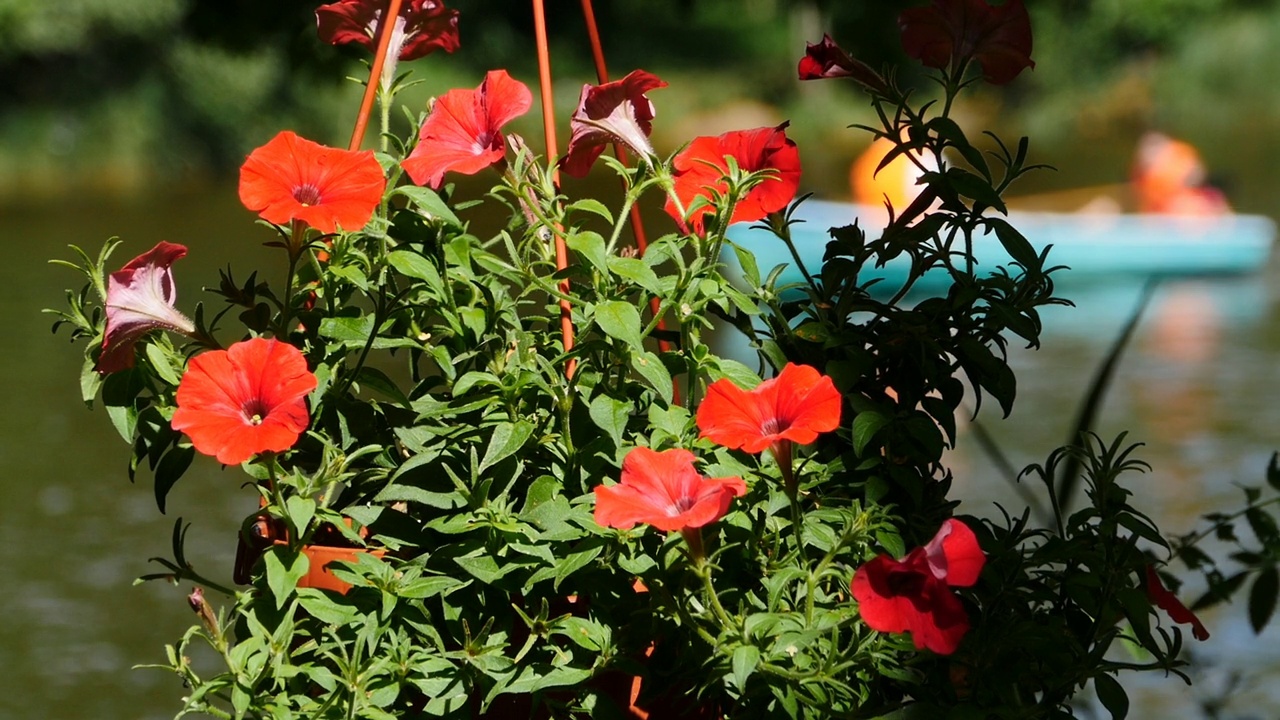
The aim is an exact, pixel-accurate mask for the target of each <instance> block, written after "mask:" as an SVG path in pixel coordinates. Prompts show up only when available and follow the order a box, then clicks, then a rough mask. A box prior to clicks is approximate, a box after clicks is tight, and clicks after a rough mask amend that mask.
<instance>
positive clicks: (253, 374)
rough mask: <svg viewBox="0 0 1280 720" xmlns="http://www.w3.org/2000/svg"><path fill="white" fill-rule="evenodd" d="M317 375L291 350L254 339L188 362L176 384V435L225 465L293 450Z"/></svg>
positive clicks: (303, 426)
mask: <svg viewBox="0 0 1280 720" xmlns="http://www.w3.org/2000/svg"><path fill="white" fill-rule="evenodd" d="M315 388H316V376H315V375H314V374H312V373H311V372H310V371H309V370H307V360H306V358H304V357H303V356H302V353H301V352H299V351H298V349H297V348H295V347H294V346H292V345H289V344H288V343H283V342H280V341H279V340H268V339H266V338H254V339H252V340H246V341H245V342H238V343H236V344H235V345H232V346H231V347H230V348H228V349H227V350H215V351H211V352H206V353H202V354H200V355H197V356H195V357H194V358H192V359H191V363H190V364H189V366H188V367H187V372H186V373H185V374H184V375H183V376H182V382H181V383H180V384H179V385H178V394H177V400H178V409H177V411H176V412H174V414H173V421H172V423H171V424H172V426H173V429H174V430H178V431H180V432H184V433H186V434H187V437H189V438H191V443H192V444H193V445H195V448H196V450H199V451H200V452H202V453H204V454H205V455H212V456H214V457H216V458H217V459H218V462H220V463H222V464H223V465H238V464H240V463H242V462H244V461H245V460H248V459H249V458H251V457H253V456H254V455H257V454H258V453H262V452H281V451H283V450H288V449H289V448H291V447H293V444H294V443H296V442H297V441H298V436H299V435H301V434H302V431H304V430H306V429H307V425H308V423H309V422H310V418H309V416H308V413H307V403H306V397H307V394H308V393H310V392H311V391H312V390H314V389H315Z"/></svg>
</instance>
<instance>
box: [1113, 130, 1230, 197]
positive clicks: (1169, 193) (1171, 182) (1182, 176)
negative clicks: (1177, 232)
mask: <svg viewBox="0 0 1280 720" xmlns="http://www.w3.org/2000/svg"><path fill="white" fill-rule="evenodd" d="M1132 182H1133V190H1134V195H1135V196H1136V197H1137V200H1138V211H1139V212H1142V213H1158V214H1164V215H1201V216H1203V215H1223V214H1226V213H1230V212H1231V206H1230V205H1229V204H1228V203H1227V199H1226V197H1225V196H1224V195H1223V194H1222V191H1221V190H1219V189H1217V188H1215V187H1213V186H1212V185H1210V184H1209V183H1208V177H1207V172H1206V171H1205V167H1204V163H1203V162H1202V161H1201V160H1200V153H1198V152H1196V149H1195V148H1194V147H1192V146H1191V144H1190V143H1187V142H1184V141H1182V140H1177V139H1175V138H1172V137H1169V136H1168V135H1165V134H1164V133H1159V132H1148V133H1146V134H1145V135H1143V136H1142V139H1141V140H1139V141H1138V152H1137V155H1136V157H1135V158H1134V164H1133V178H1132Z"/></svg>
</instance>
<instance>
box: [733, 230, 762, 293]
mask: <svg viewBox="0 0 1280 720" xmlns="http://www.w3.org/2000/svg"><path fill="white" fill-rule="evenodd" d="M728 242H729V247H731V248H733V254H734V255H735V256H736V257H737V258H738V265H740V266H741V267H742V279H743V280H746V281H747V286H748V287H749V288H751V289H752V290H758V289H759V288H760V267H759V266H758V265H757V264H756V256H755V254H754V253H752V252H751V251H750V250H748V249H746V248H744V247H741V246H739V245H738V244H737V243H734V242H733V241H728Z"/></svg>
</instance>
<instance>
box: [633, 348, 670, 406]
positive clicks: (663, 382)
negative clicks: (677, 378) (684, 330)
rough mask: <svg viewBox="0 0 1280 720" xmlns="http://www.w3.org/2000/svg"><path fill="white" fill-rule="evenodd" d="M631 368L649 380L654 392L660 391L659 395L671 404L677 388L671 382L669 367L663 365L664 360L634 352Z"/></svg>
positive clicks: (648, 354) (646, 353)
mask: <svg viewBox="0 0 1280 720" xmlns="http://www.w3.org/2000/svg"><path fill="white" fill-rule="evenodd" d="M631 367H632V369H634V370H635V371H636V372H637V373H639V374H640V377H642V378H644V379H645V380H647V381H648V382H649V385H651V386H652V387H653V389H654V390H657V391H658V395H660V396H661V397H662V399H663V400H665V401H667V402H671V396H672V394H673V393H674V392H675V386H674V383H673V382H672V380H671V373H669V372H667V366H666V365H663V364H662V358H660V357H658V356H657V355H655V354H653V353H651V352H633V353H631Z"/></svg>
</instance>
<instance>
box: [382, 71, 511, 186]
mask: <svg viewBox="0 0 1280 720" xmlns="http://www.w3.org/2000/svg"><path fill="white" fill-rule="evenodd" d="M532 105H533V94H532V93H530V92H529V88H528V87H527V86H526V85H525V84H524V83H522V82H520V81H519V80H514V79H512V77H511V76H510V75H508V74H507V71H506V70H490V71H489V73H488V74H486V75H485V77H484V81H482V82H481V83H480V87H478V88H476V89H475V90H450V91H449V92H446V93H445V94H444V95H441V96H440V97H439V98H436V101H435V104H434V105H433V106H432V107H431V114H430V115H428V116H427V120H426V122H424V123H422V129H421V130H420V131H419V133H418V144H417V146H415V147H414V148H413V152H411V153H409V157H407V158H405V159H404V161H403V162H402V163H401V166H402V167H403V168H404V170H405V172H407V173H409V177H411V178H413V181H414V182H415V183H417V184H419V185H429V186H431V187H440V184H441V183H442V182H443V181H444V174H445V173H446V172H450V171H453V172H460V173H462V174H464V175H474V174H476V173H478V172H480V171H481V170H484V169H485V168H487V167H489V166H490V165H493V164H495V163H497V162H499V161H501V160H502V159H503V158H505V157H506V148H505V146H504V145H503V137H502V133H501V132H500V130H501V128H502V126H503V125H506V124H507V123H509V122H511V121H512V120H514V119H515V118H517V117H519V116H521V115H523V114H525V113H526V112H528V111H529V108H530V107H531V106H532Z"/></svg>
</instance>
